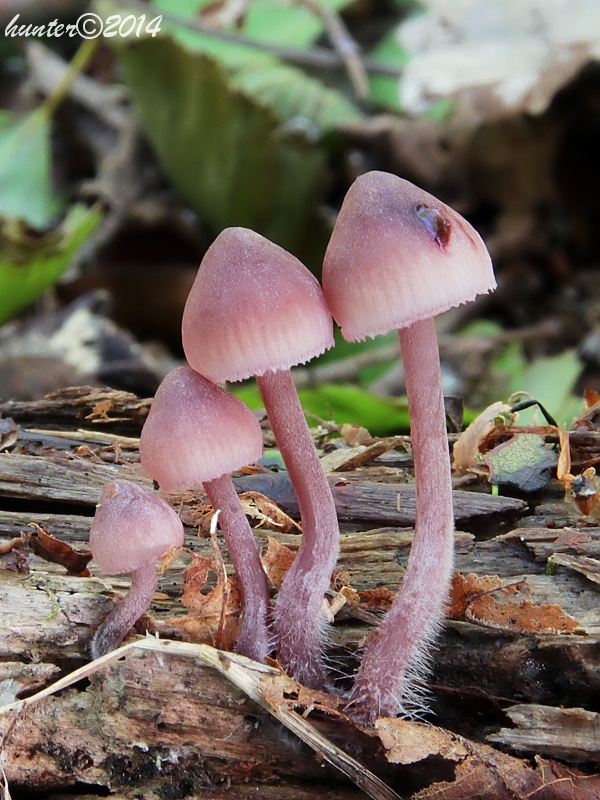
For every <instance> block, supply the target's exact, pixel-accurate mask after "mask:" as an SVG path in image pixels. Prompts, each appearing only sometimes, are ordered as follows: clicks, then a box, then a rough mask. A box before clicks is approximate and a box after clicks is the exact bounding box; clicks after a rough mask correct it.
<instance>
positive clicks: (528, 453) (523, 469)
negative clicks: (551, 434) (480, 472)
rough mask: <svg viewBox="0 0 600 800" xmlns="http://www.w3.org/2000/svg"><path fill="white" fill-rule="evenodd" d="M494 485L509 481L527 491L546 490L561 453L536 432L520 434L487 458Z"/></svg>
mask: <svg viewBox="0 0 600 800" xmlns="http://www.w3.org/2000/svg"><path fill="white" fill-rule="evenodd" d="M485 462H486V464H487V465H488V467H489V468H490V481H491V482H492V483H493V484H502V483H504V484H510V485H511V486H517V487H518V488H519V489H521V490H522V491H524V492H535V491H537V490H539V489H543V488H544V486H546V485H547V484H548V481H549V480H550V473H551V470H552V468H553V467H555V466H556V465H557V464H558V453H557V452H556V451H555V450H553V449H552V448H551V447H550V446H548V445H547V444H546V443H545V442H544V439H543V438H542V437H541V436H538V434H536V433H520V434H517V435H516V436H513V438H512V439H509V441H508V442H503V443H502V444H499V445H498V446H497V447H495V448H494V449H493V450H491V451H490V452H489V453H488V454H487V455H486V457H485Z"/></svg>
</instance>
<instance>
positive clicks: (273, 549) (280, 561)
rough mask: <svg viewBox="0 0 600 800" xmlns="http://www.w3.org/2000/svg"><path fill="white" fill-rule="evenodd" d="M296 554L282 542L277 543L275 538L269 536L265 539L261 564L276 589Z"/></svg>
mask: <svg viewBox="0 0 600 800" xmlns="http://www.w3.org/2000/svg"><path fill="white" fill-rule="evenodd" d="M295 558H296V554H295V553H293V552H292V551H291V550H290V548H289V547H286V546H285V545H284V544H279V542H278V541H277V539H273V537H272V536H269V538H268V539H267V549H266V552H265V553H264V554H263V555H262V556H261V561H262V565H263V567H264V568H265V572H266V573H267V575H268V577H269V580H270V581H271V583H272V584H273V586H274V587H275V588H276V589H279V587H280V586H281V583H282V581H283V579H284V578H285V575H286V572H287V571H288V569H289V568H290V567H291V566H292V564H293V563H294V559H295Z"/></svg>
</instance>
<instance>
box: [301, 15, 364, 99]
mask: <svg viewBox="0 0 600 800" xmlns="http://www.w3.org/2000/svg"><path fill="white" fill-rule="evenodd" d="M299 1H300V3H302V4H304V5H305V6H306V7H307V8H309V9H310V10H311V11H312V12H313V14H315V15H316V16H317V17H319V18H320V19H321V21H322V22H323V25H324V26H325V29H326V31H327V33H328V35H329V38H330V40H331V44H332V45H333V48H334V50H335V51H336V53H337V54H338V55H339V57H340V59H341V61H342V63H343V64H344V66H345V67H346V70H347V71H348V77H349V78H350V81H351V83H352V86H353V87H354V91H355V92H356V96H357V98H358V99H359V100H365V99H366V98H367V96H368V94H369V81H368V79H367V73H366V70H365V66H364V64H363V62H362V60H361V58H360V56H359V49H358V45H357V44H356V42H355V41H354V39H353V38H352V36H351V35H350V32H349V30H348V28H347V27H346V25H345V24H344V21H343V20H342V18H341V17H340V15H339V14H337V13H336V12H335V11H332V10H331V9H329V8H327V7H326V6H325V5H323V3H322V2H321V1H320V0H299Z"/></svg>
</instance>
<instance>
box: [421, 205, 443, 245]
mask: <svg viewBox="0 0 600 800" xmlns="http://www.w3.org/2000/svg"><path fill="white" fill-rule="evenodd" d="M415 211H416V214H417V217H418V218H419V219H420V220H421V222H422V223H423V225H424V226H425V228H426V229H427V231H428V232H429V233H430V234H431V236H432V238H433V240H434V242H435V243H436V244H437V245H439V246H440V247H442V248H445V247H446V246H447V244H448V242H449V241H450V232H451V230H452V224H451V222H450V220H449V219H447V217H445V216H444V215H443V214H442V212H441V211H438V209H437V208H430V207H429V206H426V205H424V204H423V203H419V205H417V206H416V208H415Z"/></svg>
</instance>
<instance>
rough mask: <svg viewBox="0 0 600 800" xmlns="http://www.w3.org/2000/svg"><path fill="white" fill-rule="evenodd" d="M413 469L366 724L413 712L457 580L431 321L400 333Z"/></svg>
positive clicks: (361, 695)
mask: <svg viewBox="0 0 600 800" xmlns="http://www.w3.org/2000/svg"><path fill="white" fill-rule="evenodd" d="M399 334H400V344H401V347H402V357H403V361H404V370H405V376H406V392H407V395H408V407H409V411H410V422H411V439H412V449H413V455H414V464H415V485H416V503H417V513H416V524H415V533H414V538H413V543H412V548H411V551H410V558H409V561H408V566H407V569H406V574H405V576H404V579H403V581H402V586H401V587H400V590H399V592H398V594H397V595H396V598H395V599H394V602H393V603H392V606H391V608H390V609H389V611H388V612H387V614H386V616H385V618H384V620H383V622H382V623H381V625H380V626H379V627H378V628H377V630H376V631H375V632H374V633H373V634H372V635H371V637H370V638H369V640H368V642H367V647H366V650H365V653H364V656H363V660H362V664H361V667H360V669H359V671H358V674H357V676H356V680H355V683H354V688H353V690H352V693H351V695H350V700H349V703H348V709H349V711H350V713H351V714H352V715H353V716H354V717H356V718H357V719H359V720H360V721H362V722H365V723H369V722H373V721H374V720H375V719H376V718H377V717H381V716H396V715H397V714H398V713H410V711H411V709H412V710H414V706H417V707H418V706H419V699H420V698H419V683H420V682H421V681H422V679H423V677H424V673H426V671H427V666H428V655H429V654H428V650H429V649H430V647H431V645H432V643H433V639H434V637H435V635H436V633H437V631H438V629H439V627H440V624H441V620H442V616H443V609H444V604H445V602H446V599H447V595H448V586H449V583H450V577H451V574H452V560H453V549H454V520H453V514H452V483H451V479H450V455H449V450H448V437H447V434H446V421H445V413H444V398H443V394H442V384H441V373H440V360H439V351H438V345H437V338H436V332H435V325H434V321H433V319H425V320H422V321H420V322H416V323H414V324H413V325H411V326H409V327H407V328H403V329H401V330H400V331H399Z"/></svg>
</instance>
